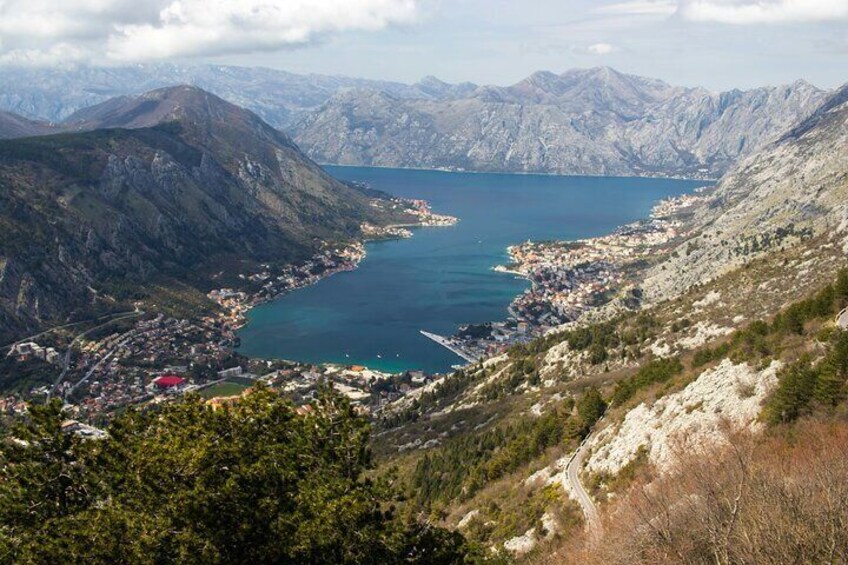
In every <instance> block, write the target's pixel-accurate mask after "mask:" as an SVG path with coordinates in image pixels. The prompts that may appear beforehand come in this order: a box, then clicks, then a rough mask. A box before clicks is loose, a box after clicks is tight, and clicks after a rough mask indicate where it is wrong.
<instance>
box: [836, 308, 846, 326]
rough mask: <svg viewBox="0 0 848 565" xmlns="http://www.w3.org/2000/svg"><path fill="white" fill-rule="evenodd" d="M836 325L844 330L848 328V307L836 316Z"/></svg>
mask: <svg viewBox="0 0 848 565" xmlns="http://www.w3.org/2000/svg"><path fill="white" fill-rule="evenodd" d="M836 325H837V326H839V327H840V328H841V329H843V330H848V308H845V309H843V310H842V312H840V313H839V315H837V316H836Z"/></svg>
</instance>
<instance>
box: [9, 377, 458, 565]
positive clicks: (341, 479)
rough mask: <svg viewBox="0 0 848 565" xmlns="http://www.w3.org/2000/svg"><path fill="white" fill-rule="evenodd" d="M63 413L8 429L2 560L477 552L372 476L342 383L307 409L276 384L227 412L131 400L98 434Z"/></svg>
mask: <svg viewBox="0 0 848 565" xmlns="http://www.w3.org/2000/svg"><path fill="white" fill-rule="evenodd" d="M62 417H63V416H62V412H61V407H60V406H59V404H58V403H54V404H50V405H48V406H46V407H43V408H39V407H32V409H31V412H30V418H29V422H28V423H27V424H26V425H25V426H22V427H19V428H18V429H17V430H16V431H15V432H14V434H13V435H12V436H10V437H7V438H6V441H5V443H4V447H3V452H2V458H3V462H4V465H3V468H2V469H0V548H2V550H3V553H2V556H0V560H2V561H3V562H9V563H11V562H33V563H65V562H84V563H248V562H252V563H376V562H386V563H399V562H426V563H430V562H462V561H463V559H465V545H464V540H462V538H461V537H456V536H454V535H453V534H448V533H447V532H443V531H441V530H439V529H438V528H432V527H426V528H425V527H422V525H420V524H417V523H407V522H405V521H403V520H401V519H400V518H399V517H398V516H397V515H396V513H395V511H394V508H393V506H392V500H393V499H394V498H395V492H394V490H393V488H392V486H391V484H390V483H389V481H387V480H374V479H371V478H368V477H367V476H366V473H367V471H368V470H369V469H370V467H371V454H370V451H369V448H368V442H369V424H368V422H367V421H366V420H365V419H364V418H363V417H361V416H359V415H357V414H356V412H355V410H354V408H353V407H352V406H351V405H350V403H349V402H348V401H347V400H346V399H345V398H342V397H340V396H338V395H336V394H335V393H332V392H331V391H324V392H323V393H322V394H321V395H320V397H319V399H318V400H317V401H315V402H314V403H313V404H311V405H309V406H308V407H306V408H302V409H297V408H296V407H294V406H293V405H292V404H290V403H289V402H287V401H285V400H283V399H281V398H280V397H279V396H278V395H276V394H275V393H273V392H271V391H269V390H267V389H263V388H260V389H258V390H256V391H255V392H253V393H251V394H249V395H247V396H246V397H245V398H244V399H243V400H242V401H241V402H240V403H239V404H238V405H237V406H235V407H232V408H223V409H220V410H213V409H211V408H210V407H208V406H207V405H206V404H205V403H204V402H203V401H202V400H201V399H200V398H199V397H190V398H187V399H186V400H184V401H180V402H175V403H172V404H168V405H166V406H164V407H161V408H159V409H145V410H138V409H136V410H130V411H128V412H127V413H126V414H124V415H122V416H120V417H118V418H116V419H115V421H114V422H113V423H112V424H111V425H110V426H109V428H108V429H107V432H108V437H107V438H106V439H103V440H98V441H87V442H86V441H83V440H80V439H79V438H77V436H75V435H73V434H66V433H63V432H62V430H61V422H62ZM434 543H437V544H438V545H437V546H433V545H432V544H434ZM434 556H438V559H437V560H436V561H433V560H431V558H433V557H434Z"/></svg>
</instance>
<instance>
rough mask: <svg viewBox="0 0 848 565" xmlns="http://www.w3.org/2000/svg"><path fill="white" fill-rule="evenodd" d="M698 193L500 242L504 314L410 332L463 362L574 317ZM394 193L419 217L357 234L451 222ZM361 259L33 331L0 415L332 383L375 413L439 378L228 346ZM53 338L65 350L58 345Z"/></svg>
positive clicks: (16, 356)
mask: <svg viewBox="0 0 848 565" xmlns="http://www.w3.org/2000/svg"><path fill="white" fill-rule="evenodd" d="M703 192H704V191H703V190H699V191H696V193H695V194H692V195H684V196H680V197H674V198H669V199H666V200H663V201H661V202H659V203H657V205H656V206H655V207H654V208H653V210H652V212H651V216H650V218H649V219H647V220H645V221H641V222H636V223H633V224H630V225H627V226H624V227H622V228H620V229H618V230H616V231H615V232H614V233H612V234H610V235H607V236H603V237H598V238H592V239H586V240H579V241H573V242H559V241H555V242H530V241H528V242H525V243H523V244H520V245H515V246H512V247H510V248H509V249H508V253H509V256H510V258H511V263H510V264H509V265H506V266H497V267H495V269H494V270H496V271H498V272H502V273H506V274H511V275H514V276H520V277H522V278H526V279H527V280H529V281H530V284H531V286H530V288H529V289H527V290H526V291H525V292H524V293H522V294H521V295H519V296H518V297H516V298H515V299H514V300H513V302H512V304H511V305H510V307H509V314H510V316H509V318H508V319H507V320H505V321H501V322H491V323H485V324H471V325H466V326H462V327H460V328H459V331H458V332H457V333H456V334H455V335H453V336H450V337H442V336H438V335H436V334H431V333H429V332H425V331H422V332H421V333H422V334H424V335H425V336H426V337H428V338H430V339H433V340H434V341H436V342H437V343H439V344H440V345H442V346H444V347H446V348H448V349H451V350H452V351H454V352H455V353H456V354H457V355H458V356H459V357H460V358H462V359H463V360H464V361H465V362H467V363H474V362H476V361H477V360H479V359H481V358H484V357H488V356H492V355H497V354H500V353H502V352H503V351H505V350H506V349H507V348H509V347H511V346H513V345H516V344H519V343H526V342H528V341H530V340H531V339H533V338H534V337H536V336H539V335H542V334H543V333H544V332H546V331H548V330H549V329H551V328H553V327H556V326H558V325H560V324H563V323H565V322H568V321H571V320H574V319H576V318H577V317H578V316H579V315H580V314H581V313H583V312H585V311H586V310H587V309H589V308H592V307H595V306H598V305H600V304H602V303H604V302H605V301H606V300H608V299H609V298H610V297H611V296H612V295H613V294H614V293H615V292H616V291H618V290H619V289H621V288H622V287H623V286H625V285H626V284H627V282H628V270H627V266H628V264H630V263H632V262H634V261H637V260H644V259H646V258H650V257H651V256H652V255H654V254H656V253H658V252H660V251H661V250H662V249H663V248H664V246H667V245H668V244H669V243H670V242H672V241H673V240H675V239H676V238H678V237H680V236H681V235H682V232H681V230H682V229H683V228H682V226H683V220H682V219H681V218H682V217H683V216H685V214H687V213H688V212H689V211H690V210H691V209H692V207H693V206H695V205H696V204H697V203H698V202H699V201H700V200H702V199H703V197H704V195H703ZM400 202H401V203H400V204H398V205H402V206H404V207H405V209H406V210H407V211H408V212H410V213H412V214H413V215H415V216H416V217H417V218H418V220H419V222H420V223H416V224H414V225H394V226H387V227H383V228H376V227H374V226H367V225H363V227H362V228H363V234H365V236H366V237H367V238H368V239H386V238H395V237H408V236H409V235H411V232H410V231H409V229H408V228H410V227H415V226H420V225H426V226H450V225H453V224H454V223H456V221H457V220H456V218H452V217H450V216H442V215H437V214H433V213H432V212H431V211H430V208H429V206H428V205H427V203H426V202H423V201H400ZM364 257H365V246H364V244H363V243H361V242H354V243H347V244H338V245H325V247H324V249H322V250H321V251H320V252H319V253H317V254H315V255H314V256H313V257H311V258H310V259H308V260H305V261H301V262H297V263H294V264H289V265H284V266H281V267H278V268H275V267H273V266H272V265H270V264H263V265H260V266H259V269H257V270H256V271H254V272H251V273H243V274H240V275H238V277H237V279H238V281H240V284H239V285H234V287H228V288H220V289H214V290H212V291H210V292H209V293H208V295H207V297H208V298H209V300H210V303H211V304H212V305H213V306H214V307H213V308H212V309H211V310H210V312H208V313H207V314H205V315H202V316H199V317H197V318H196V319H185V318H176V317H168V316H165V315H163V314H156V313H151V314H146V313H144V312H143V311H141V310H138V309H137V311H136V312H134V313H126V314H124V315H122V316H118V317H115V318H114V319H112V320H107V321H106V322H105V323H103V324H102V325H100V326H96V327H95V328H93V329H85V331H83V333H82V334H78V335H77V336H76V337H72V336H73V333H69V332H68V331H67V330H64V331H62V332H59V334H60V335H61V336H62V337H57V336H54V337H49V338H47V341H46V342H44V343H45V344H44V345H42V344H40V343H38V342H37V341H35V340H28V341H22V342H19V343H16V344H13V345H12V346H11V347H10V348H9V351H8V353H7V355H6V357H7V359H13V360H15V362H16V363H18V364H19V366H21V367H34V368H35V369H37V370H38V371H40V373H41V374H44V375H49V376H50V378H49V379H48V380H46V381H45V380H44V379H42V380H41V381H39V382H36V383H34V385H33V386H32V387H30V388H29V389H28V390H21V391H20V392H18V393H15V394H10V395H9V396H7V397H6V398H2V399H0V414H12V413H14V412H18V411H21V410H24V409H25V404H24V402H23V400H24V399H26V398H39V397H42V398H47V397H51V396H54V397H60V398H63V399H64V400H65V402H66V403H67V405H68V409H69V413H70V414H71V415H72V416H73V418H74V419H73V420H72V422H69V424H68V425H69V429H71V428H73V429H74V430H76V431H78V432H79V433H88V434H95V433H96V431H92V430H96V428H91V427H90V426H89V424H98V423H102V422H104V421H105V420H106V419H108V415H109V414H110V413H112V412H114V411H115V410H118V409H121V408H122V407H125V406H128V405H139V404H145V403H160V402H167V401H169V400H171V399H174V398H178V397H179V396H180V395H183V394H186V393H197V394H199V395H200V396H202V397H203V398H204V399H205V401H206V402H208V403H209V404H210V405H211V406H213V407H219V406H223V405H226V404H228V403H232V402H236V401H238V399H239V398H240V397H241V395H243V394H245V393H247V392H249V391H250V390H251V388H252V387H253V386H254V385H255V384H256V383H260V382H261V383H264V385H265V386H269V387H272V388H274V389H278V390H280V391H281V392H282V393H284V394H286V395H288V396H290V397H291V398H292V399H294V400H295V401H297V402H304V401H307V400H309V399H310V398H312V397H313V396H314V395H315V393H316V391H317V390H318V389H319V388H320V387H321V386H325V385H328V384H332V386H333V387H334V388H336V390H338V391H339V392H341V393H342V394H344V395H345V396H347V397H348V398H350V400H351V401H352V402H353V403H354V404H355V405H356V406H357V407H359V409H360V410H362V411H363V412H367V413H372V414H376V413H379V412H380V411H381V410H382V409H383V408H384V407H385V406H386V405H387V404H389V403H391V402H394V401H396V400H398V399H399V398H402V397H403V396H404V395H406V394H409V393H410V392H412V391H414V390H416V389H418V388H421V387H423V386H427V385H429V384H431V383H433V382H434V381H438V380H439V379H440V378H441V377H440V376H439V375H429V374H425V373H423V372H421V371H406V372H404V373H400V374H388V373H382V372H379V371H374V370H371V369H368V368H367V367H363V366H358V365H349V366H342V365H337V364H323V365H315V364H308V363H298V362H296V361H286V360H261V359H248V358H246V357H243V356H240V355H238V353H237V351H238V338H237V337H236V331H237V330H238V329H239V328H240V327H241V326H242V325H244V324H245V323H246V313H247V312H248V311H249V310H250V309H251V308H253V307H254V306H256V305H258V304H260V303H263V302H266V301H269V300H272V299H274V298H276V297H278V296H280V295H282V294H285V293H288V292H291V291H293V290H296V289H299V288H303V287H305V286H308V285H311V284H314V283H316V282H318V281H319V280H321V279H323V278H325V277H328V276H331V275H333V274H335V273H339V272H343V271H349V270H352V269H355V268H356V267H357V265H358V264H359V262H360V261H362V259H363V258H364ZM95 330H96V331H95ZM48 333H49V332H48ZM63 346H64V348H66V351H68V354H67V355H63V354H62V353H60V351H61V350H62V349H63ZM460 366H461V365H457V366H456V367H457V368H458V367H460ZM86 426H89V427H86Z"/></svg>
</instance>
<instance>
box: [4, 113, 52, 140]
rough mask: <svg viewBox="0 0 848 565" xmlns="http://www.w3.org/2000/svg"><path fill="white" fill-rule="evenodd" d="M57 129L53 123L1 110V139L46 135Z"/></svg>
mask: <svg viewBox="0 0 848 565" xmlns="http://www.w3.org/2000/svg"><path fill="white" fill-rule="evenodd" d="M56 131H57V128H56V127H55V126H53V125H52V124H48V123H45V122H39V121H35V120H30V119H27V118H24V117H23V116H18V115H17V114H13V113H11V112H0V139H12V138H15V137H30V136H33V135H46V134H49V133H55V132H56Z"/></svg>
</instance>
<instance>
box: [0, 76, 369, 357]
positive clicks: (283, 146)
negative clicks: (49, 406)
mask: <svg viewBox="0 0 848 565" xmlns="http://www.w3.org/2000/svg"><path fill="white" fill-rule="evenodd" d="M78 118H79V119H78V120H75V122H74V123H75V127H77V128H78V129H80V130H88V131H79V132H76V133H63V134H59V135H50V136H44V137H32V138H25V139H17V140H13V141H4V142H0V232H2V233H3V239H2V242H0V330H2V334H3V335H4V336H6V337H8V334H12V333H17V332H18V331H20V330H22V329H33V328H37V327H40V326H41V325H42V324H45V323H48V322H54V321H58V320H64V319H66V318H67V317H68V316H70V315H75V314H79V313H81V312H83V313H84V312H87V311H90V310H92V309H96V308H97V307H100V306H104V305H109V304H113V303H115V302H122V301H125V300H127V299H129V298H132V297H136V296H139V295H140V294H139V293H140V289H141V288H143V287H144V285H147V284H153V283H154V282H156V281H160V282H161V280H162V279H172V280H179V281H182V282H188V283H190V284H194V285H197V286H200V287H201V288H202V287H204V286H205V285H208V284H209V278H208V277H209V276H210V275H211V274H212V273H215V274H219V275H220V276H221V277H223V279H222V280H224V279H225V278H226V277H227V276H230V277H234V276H235V275H236V274H237V272H235V271H236V270H237V269H238V268H239V265H241V266H244V265H249V264H252V263H255V262H258V261H262V262H272V261H274V262H285V261H289V260H293V259H297V258H303V257H306V256H309V255H311V254H312V253H314V252H315V251H316V250H317V248H318V247H319V246H320V244H321V242H322V241H325V240H330V241H343V240H350V239H352V238H354V237H357V236H358V235H359V233H360V225H361V223H362V222H363V221H370V222H373V223H376V224H379V223H381V222H382V221H384V219H385V218H384V212H382V211H381V210H380V209H379V208H377V207H375V206H373V205H372V204H373V200H372V198H371V197H369V196H366V195H364V194H363V193H361V192H360V191H359V190H356V189H354V188H351V187H349V186H347V185H345V184H343V183H340V182H338V181H336V180H335V179H333V178H332V177H330V176H329V175H327V174H326V173H325V172H324V171H323V170H322V169H321V168H320V167H318V166H317V165H315V164H314V163H313V162H311V161H310V160H309V159H308V158H306V157H305V156H304V155H303V154H302V153H301V152H300V151H299V150H298V149H297V147H295V145H294V144H293V143H292V142H291V140H290V139H289V138H288V137H286V136H285V135H284V134H282V133H280V132H279V131H278V130H276V129H274V128H272V127H271V126H269V125H267V124H266V123H265V122H263V121H262V120H261V119H260V118H259V117H258V116H257V115H255V114H253V113H252V112H249V111H247V110H243V109H241V108H239V107H237V106H235V105H233V104H230V103H227V102H225V101H223V100H221V99H220V98H218V97H216V96H214V95H211V94H209V93H207V92H204V91H202V90H200V89H197V88H194V87H174V88H167V89H162V90H157V91H153V92H149V93H147V94H145V95H142V96H139V97H137V98H125V99H120V100H114V101H111V102H107V103H104V104H103V105H101V106H99V107H95V108H92V109H90V110H87V111H86V112H84V113H82V114H80V115H79V116H78ZM219 282H221V281H219ZM0 341H5V340H0Z"/></svg>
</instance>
